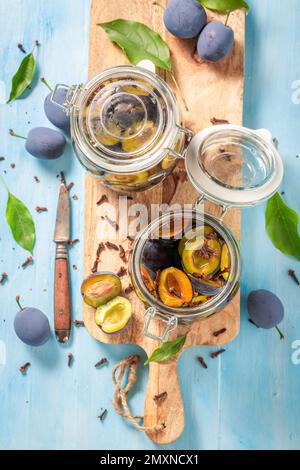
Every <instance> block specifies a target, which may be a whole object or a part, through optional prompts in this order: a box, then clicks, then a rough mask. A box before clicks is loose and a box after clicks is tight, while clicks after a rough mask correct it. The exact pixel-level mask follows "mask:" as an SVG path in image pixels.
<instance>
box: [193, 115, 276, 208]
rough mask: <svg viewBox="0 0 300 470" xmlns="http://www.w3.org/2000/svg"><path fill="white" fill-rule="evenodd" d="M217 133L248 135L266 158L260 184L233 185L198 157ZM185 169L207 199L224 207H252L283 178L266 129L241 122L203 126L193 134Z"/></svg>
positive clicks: (267, 195) (235, 135) (271, 191)
mask: <svg viewBox="0 0 300 470" xmlns="http://www.w3.org/2000/svg"><path fill="white" fill-rule="evenodd" d="M220 136H224V137H226V139H228V136H229V139H230V138H231V137H232V138H241V139H243V138H244V139H251V140H252V142H253V144H254V145H256V146H257V149H260V150H261V151H262V152H264V156H265V159H266V162H268V175H267V177H266V178H265V180H264V181H262V182H261V184H260V185H257V186H255V187H251V188H247V189H245V188H236V187H235V188H232V187H230V186H228V185H226V184H222V183H220V181H216V180H215V179H214V178H213V177H212V176H211V175H210V174H208V172H207V171H206V169H205V168H203V164H202V162H201V161H200V158H199V152H201V149H203V148H204V147H205V144H207V143H208V144H207V145H209V142H210V140H212V139H213V138H215V139H217V138H218V137H220ZM185 162H186V171H187V174H188V177H189V180H190V181H191V183H192V185H193V186H194V187H195V188H196V190H197V191H198V192H199V193H201V194H203V195H204V196H205V197H206V198H207V199H209V200H211V201H213V202H215V203H216V204H219V205H221V206H223V207H224V206H225V207H226V206H227V207H251V206H254V205H257V204H260V203H261V202H263V201H265V200H267V199H269V198H270V197H271V196H272V195H273V194H275V192H276V191H277V190H278V188H279V186H280V184H281V181H282V178H283V163H282V159H281V157H280V155H279V153H278V151H277V149H276V147H275V145H274V143H273V142H272V136H271V134H270V133H269V131H267V130H265V129H258V130H252V129H248V128H246V127H243V126H237V125H232V124H220V125H216V126H212V127H208V128H206V129H203V130H202V131H200V132H199V133H197V134H195V136H194V137H193V139H192V141H191V143H190V144H189V146H188V149H187V154H186V160H185Z"/></svg>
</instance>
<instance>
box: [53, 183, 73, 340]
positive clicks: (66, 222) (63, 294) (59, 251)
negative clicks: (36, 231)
mask: <svg viewBox="0 0 300 470" xmlns="http://www.w3.org/2000/svg"><path fill="white" fill-rule="evenodd" d="M69 239H70V201H69V193H68V190H67V188H66V185H65V183H64V182H62V184H61V186H60V192H59V198H58V204H57V213H56V223H55V231H54V242H55V243H56V254H55V273H54V328H55V335H56V339H57V340H58V341H59V342H60V343H66V342H67V341H68V340H69V337H70V331H71V306H70V284H69V261H68V249H67V246H68V245H67V243H68V241H69Z"/></svg>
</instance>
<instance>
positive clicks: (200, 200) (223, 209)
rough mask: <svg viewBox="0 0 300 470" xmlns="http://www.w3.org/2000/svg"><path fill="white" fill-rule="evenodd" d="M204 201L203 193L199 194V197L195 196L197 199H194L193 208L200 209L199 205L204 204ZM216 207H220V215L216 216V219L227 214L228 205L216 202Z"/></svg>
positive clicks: (222, 217)
mask: <svg viewBox="0 0 300 470" xmlns="http://www.w3.org/2000/svg"><path fill="white" fill-rule="evenodd" d="M204 201H205V196H204V194H201V195H200V196H199V197H197V199H196V201H195V204H194V207H195V209H196V210H199V209H200V206H201V205H202V204H204ZM218 207H220V208H221V213H220V215H219V216H218V219H220V220H223V219H224V217H225V215H226V214H227V211H228V209H230V206H226V205H220V204H218Z"/></svg>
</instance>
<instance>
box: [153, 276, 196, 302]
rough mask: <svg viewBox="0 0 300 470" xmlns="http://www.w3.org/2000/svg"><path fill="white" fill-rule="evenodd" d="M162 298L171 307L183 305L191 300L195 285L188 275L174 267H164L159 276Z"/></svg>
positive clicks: (159, 288) (159, 290)
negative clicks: (193, 285)
mask: <svg viewBox="0 0 300 470" xmlns="http://www.w3.org/2000/svg"><path fill="white" fill-rule="evenodd" d="M158 293H159V297H160V300H161V301H162V302H163V303H164V304H165V305H168V306H169V307H182V306H183V305H184V304H186V303H189V302H191V300H192V298H193V287H192V284H191V281H190V280H189V278H188V277H187V275H186V274H185V273H184V272H183V271H181V270H179V269H177V268H174V267H171V268H167V269H164V270H163V271H162V272H161V273H160V276H159V282H158Z"/></svg>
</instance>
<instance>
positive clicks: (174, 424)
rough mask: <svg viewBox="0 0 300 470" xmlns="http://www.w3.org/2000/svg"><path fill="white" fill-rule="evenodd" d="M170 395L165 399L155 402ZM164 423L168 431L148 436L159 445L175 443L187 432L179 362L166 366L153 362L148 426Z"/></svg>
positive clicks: (149, 385)
mask: <svg viewBox="0 0 300 470" xmlns="http://www.w3.org/2000/svg"><path fill="white" fill-rule="evenodd" d="M164 392H167V395H166V396H165V397H162V398H161V399H156V400H155V399H154V398H155V397H157V396H159V395H160V394H162V393H164ZM162 423H163V424H164V425H165V429H164V430H162V431H159V432H155V433H149V434H147V435H148V437H149V438H150V439H151V440H152V441H154V442H156V443H158V444H168V443H170V442H173V441H175V440H176V439H178V437H179V436H180V435H181V433H182V431H183V429H184V407H183V401H182V397H181V390H180V384H179V380H178V362H177V359H173V360H171V361H168V362H165V363H160V364H159V363H157V362H150V364H149V379H148V385H147V392H146V399H145V410H144V425H145V426H151V427H152V426H156V425H159V424H162Z"/></svg>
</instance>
